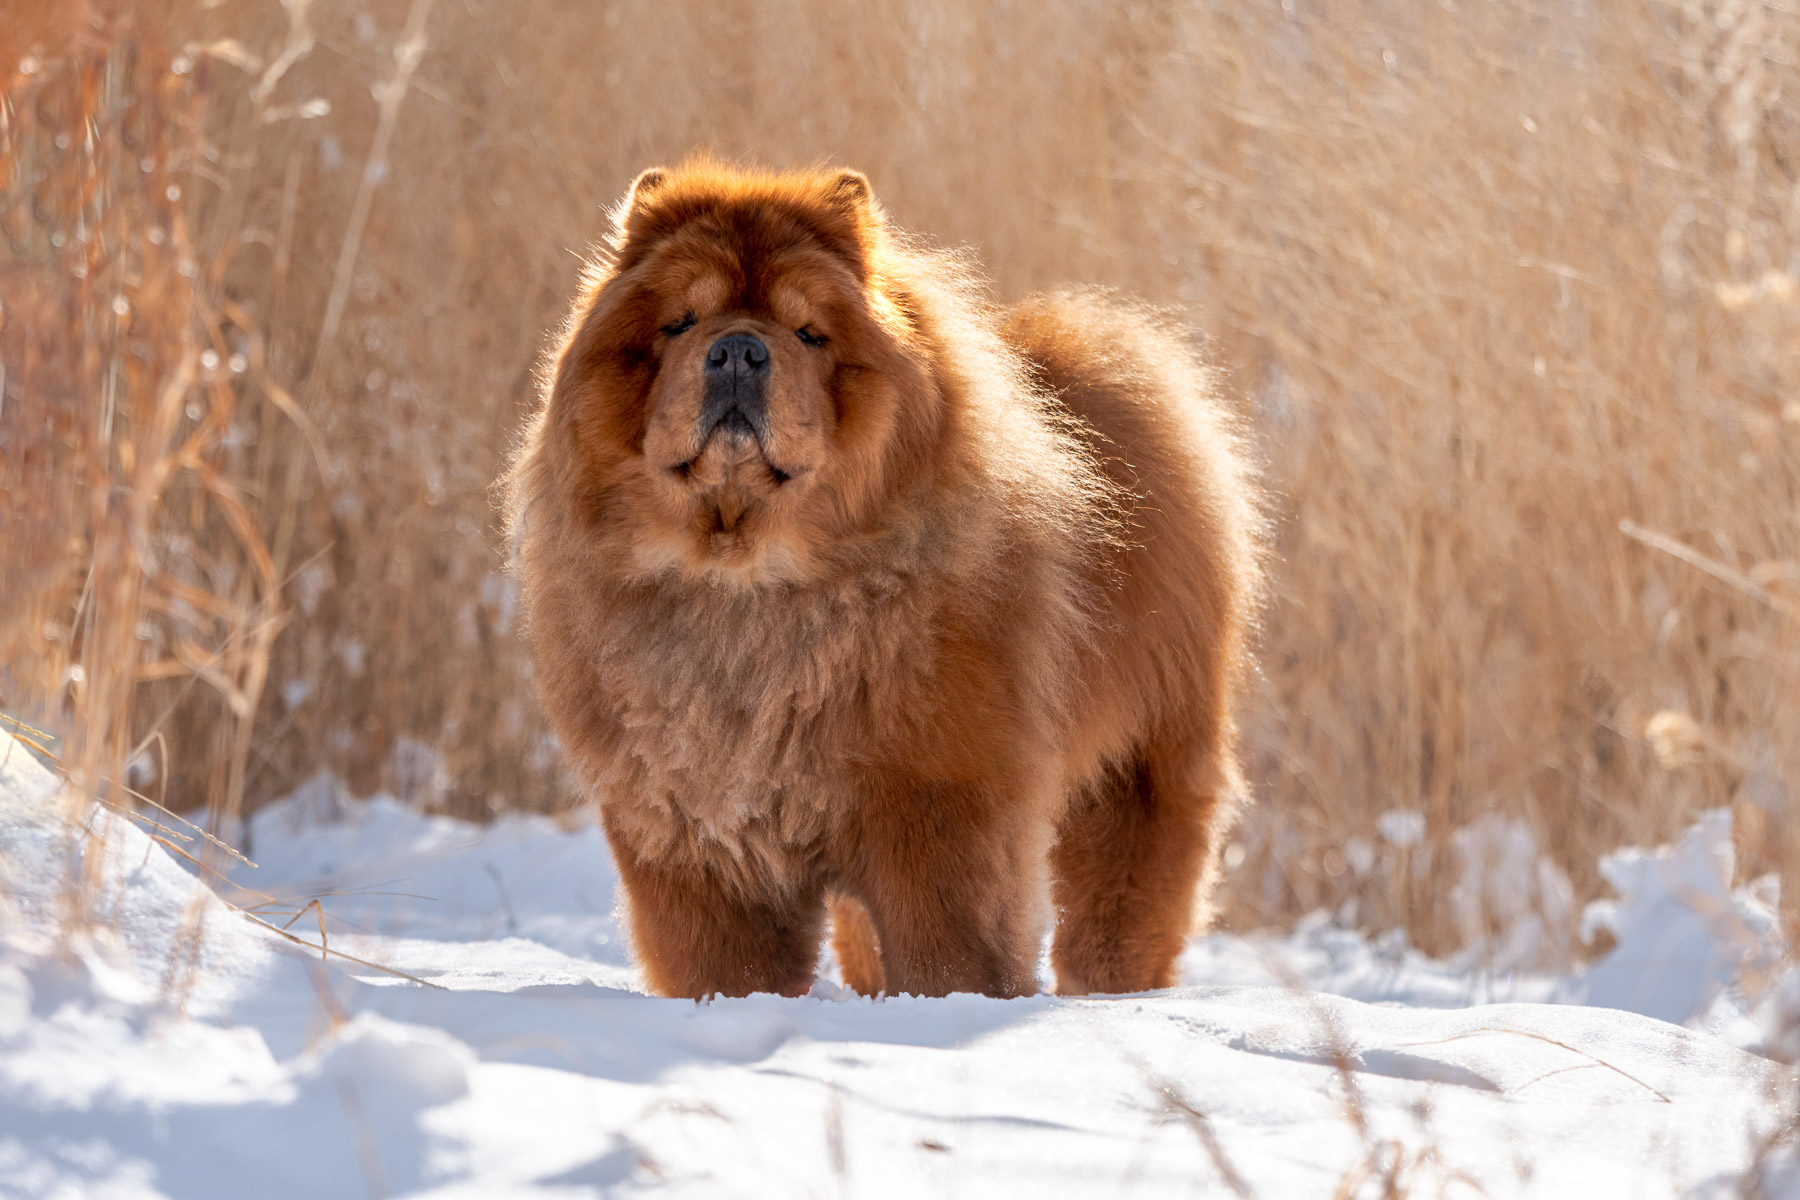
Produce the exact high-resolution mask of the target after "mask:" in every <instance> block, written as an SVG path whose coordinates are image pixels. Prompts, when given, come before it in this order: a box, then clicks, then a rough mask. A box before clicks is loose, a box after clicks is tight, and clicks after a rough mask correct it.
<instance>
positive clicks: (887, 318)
mask: <svg viewBox="0 0 1800 1200" xmlns="http://www.w3.org/2000/svg"><path fill="white" fill-rule="evenodd" d="M616 224H617V230H616V235H615V239H614V253H613V254H612V255H611V258H610V262H609V263H607V264H606V265H604V266H599V267H596V268H595V269H594V270H593V271H592V272H591V273H590V275H589V277H588V278H587V280H586V284H585V286H584V288H583V289H582V291H581V293H580V294H579V295H578V296H577V297H576V300H575V304H574V310H573V312H572V314H571V316H570V319H569V322H568V325H567V327H566V329H565V331H564V335H563V338H562V341H561V344H560V346H559V349H558V351H557V354H556V357H555V360H554V364H553V369H552V370H551V371H550V372H549V373H548V374H547V378H546V387H545V397H544V402H543V405H542V407H541V409H540V410H539V412H538V413H537V415H536V417H535V418H534V419H533V421H532V422H531V424H530V426H529V428H528V430H527V432H526V435H525V440H524V443H523V446H522V449H521V451H520V454H519V457H518V460H517V462H516V463H515V466H514V469H513V472H512V475H511V480H510V482H511V499H510V512H511V517H512V520H513V528H514V533H515V538H516V545H517V547H518V570H519V574H520V579H521V585H522V591H523V596H524V601H525V607H526V613H527V624H528V629H529V632H530V637H531V641H532V646H533V650H534V653H535V657H536V662H537V668H538V677H539V683H540V687H541V690H542V695H543V698H544V702H545V704H546V706H547V707H548V710H549V713H550V717H551V720H552V722H553V723H554V725H555V728H556V730H557V732H558V733H559V734H560V736H561V738H562V741H563V744H564V746H565V747H566V748H567V751H568V753H569V755H570V757H571V760H572V762H573V763H574V765H575V767H576V768H577V770H578V771H579V774H580V777H581V779H582V780H583V781H584V783H585V786H586V788H587V790H588V792H589V793H590V794H591V795H592V796H593V797H594V798H595V799H597V800H598V802H599V808H600V814H601V819H602V821H603V822H604V824H605V827H606V833H607V837H608V839H609V841H610V842H611V845H612V849H613V853H614V855H615V857H616V858H617V860H618V866H619V872H620V876H621V878H622V879H623V881H624V885H625V890H626V894H627V897H628V910H629V917H630V924H631V930H632V937H633V941H634V943H635V947H636V950H637V953H638V957H639V959H640V960H641V962H642V964H643V968H644V971H645V974H646V975H647V977H648V979H649V982H650V984H651V986H653V987H654V988H655V989H656V990H657V991H659V992H662V993H664V994H667V995H672V996H694V997H699V996H705V995H709V994H713V993H723V994H727V995H741V994H744V993H747V992H757V991H775V992H785V993H789V994H794V993H799V992H804V991H806V990H807V988H808V987H809V986H810V985H811V983H812V980H813V972H814V968H815V964H816V961H817V958H818V951H819V941H820V937H821V934H822V932H823V925H824V920H825V915H826V909H827V903H828V901H830V900H833V899H835V901H836V903H835V905H834V915H835V921H834V924H835V926H836V944H837V948H838V953H839V957H840V959H841V961H842V963H843V965H844V971H845V975H846V979H847V981H848V982H849V983H850V984H851V985H852V986H854V987H856V988H857V989H858V990H860V991H863V992H865V993H874V992H877V991H882V990H887V991H890V992H911V993H919V994H927V995H941V994H943V993H946V992H951V991H981V992H986V993H988V994H990V995H997V996H1012V995H1018V994H1021V993H1026V992H1031V991H1035V990H1036V988H1037V976H1036V958H1037V954H1038V948H1039V944H1040V940H1041V936H1042V931H1043V928H1044V924H1045V921H1046V918H1047V916H1048V914H1047V912H1046V904H1045V901H1046V900H1050V901H1053V903H1054V906H1055V921H1056V933H1055V943H1054V951H1053V962H1054V965H1055V968H1056V980H1057V988H1058V990H1059V991H1062V992H1065V993H1070V992H1075V993H1079V992H1126V991H1136V990H1141V989H1144V988H1154V987H1164V986H1167V985H1169V984H1170V983H1171V982H1172V981H1173V966H1174V959H1175V956H1176V954H1177V952H1178V951H1179V949H1180V947H1181V944H1182V941H1183V939H1184V938H1185V936H1186V935H1187V933H1188V931H1189V929H1190V927H1191V926H1192V924H1193V922H1194V918H1195V914H1196V909H1197V907H1198V906H1199V905H1200V904H1201V903H1203V901H1204V899H1205V896H1206V894H1207V892H1209V891H1210V889H1211V886H1212V877H1213V875H1214V867H1213V864H1214V861H1215V859H1216V857H1217V849H1218V845H1219V840H1220V833H1221V830H1222V829H1223V827H1224V826H1225V824H1226V823H1227V821H1228V820H1229V818H1230V812H1231V806H1232V797H1233V796H1234V795H1235V794H1236V793H1237V792H1238V790H1239V789H1238V773H1237V768H1236V763H1235V760H1234V755H1233V728H1232V720H1231V700H1232V694H1233V690H1234V688H1235V687H1236V686H1237V683H1238V680H1239V677H1240V675H1241V674H1242V661H1243V654H1244V650H1243V643H1244V639H1245V632H1246V627H1247V624H1248V622H1249V621H1250V619H1251V615H1252V606H1253V600H1254V598H1255V596H1256V594H1257V591H1258V588H1259V561H1258V536H1257V535H1258V500H1257V495H1256V491H1255V484H1254V482H1253V480H1252V478H1251V475H1250V473H1249V472H1248V471H1247V470H1246V468H1245V465H1244V462H1243V459H1242V456H1241V454H1240V452H1239V442H1238V437H1237V434H1236V432H1235V429H1234V426H1233V423H1232V421H1231V420H1230V419H1229V418H1228V417H1227V416H1226V414H1225V412H1224V411H1223V409H1222V408H1221V407H1220V405H1219V403H1218V401H1217V400H1216V399H1215V397H1214V394H1213V390H1212V388H1211V385H1210V381H1209V379H1208V376H1207V374H1206V372H1205V371H1204V370H1203V369H1202V368H1201V367H1200V366H1199V365H1197V363H1196V361H1195V359H1194V356H1193V353H1192V351H1191V350H1190V348H1189V346H1188V345H1187V344H1186V342H1185V340H1184V338H1183V336H1182V334H1181V332H1180V331H1179V330H1177V329H1174V328H1171V327H1170V325H1169V324H1168V323H1167V322H1165V321H1164V320H1163V319H1162V318H1160V317H1158V316H1157V315H1156V314H1154V313H1152V312H1150V311H1148V310H1146V309H1143V308H1140V307H1137V306H1135V305H1132V304H1128V303H1125V302H1122V301H1120V300H1117V299H1113V298H1111V297H1108V296H1105V295H1102V294H1098V293H1093V292H1075V293H1065V294H1057V295H1049V296H1040V297H1036V298H1033V299H1030V300H1027V301H1026V302H1024V303H1023V304H1020V305H1019V306H1017V307H1016V308H1014V309H1012V310H1011V311H1010V312H1006V311H1000V310H996V309H994V308H992V307H990V306H988V305H987V304H986V303H984V302H983V301H982V300H981V299H980V298H979V296H978V294H977V291H976V289H975V288H974V287H973V286H972V285H971V284H970V282H969V280H968V277H967V274H966V272H964V271H963V270H961V269H960V268H959V266H958V264H957V263H956V262H955V261H954V260H953V259H952V258H950V257H949V256H946V255H943V254H938V253H931V252H926V251H923V250H920V249H917V248H913V247H910V246H908V245H906V244H904V243H903V242H902V241H900V240H899V239H898V237H897V236H896V235H895V234H894V233H893V232H892V231H891V230H890V229H889V228H888V226H887V224H886V222H885V220H884V218H883V216H882V213H881V210H880V208H879V207H878V206H877V205H876V203H875V201H874V199H873V197H872V195H871V193H870V188H869V183H868V181H867V180H866V179H865V178H864V177H863V176H861V175H859V174H857V173H855V172H853V171H821V172H806V173H798V174H783V175H771V174H752V173H743V172H738V171H734V170H729V169H726V168H723V167H719V166H715V165H711V164H698V165H691V166H688V167H683V168H680V169H676V170H652V171H646V172H645V173H644V174H643V175H641V176H639V177H638V179H637V182H636V183H635V184H633V186H632V189H631V191H630V193H629V194H628V195H627V196H626V198H625V199H624V201H623V202H622V203H621V204H620V205H619V207H618V209H617V212H616Z"/></svg>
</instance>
